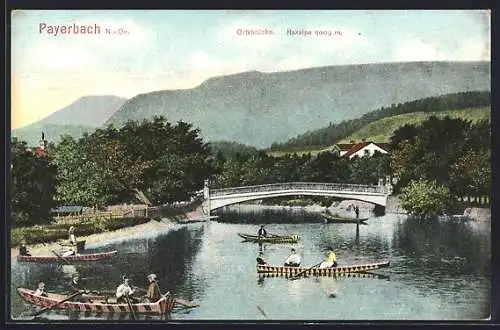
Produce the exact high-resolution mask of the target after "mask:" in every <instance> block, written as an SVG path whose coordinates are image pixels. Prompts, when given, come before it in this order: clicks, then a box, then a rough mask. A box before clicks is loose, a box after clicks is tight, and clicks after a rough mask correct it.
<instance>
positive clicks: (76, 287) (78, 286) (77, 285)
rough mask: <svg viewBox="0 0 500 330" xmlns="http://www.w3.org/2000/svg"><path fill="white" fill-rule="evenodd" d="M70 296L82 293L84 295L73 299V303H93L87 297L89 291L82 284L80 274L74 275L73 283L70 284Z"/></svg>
mask: <svg viewBox="0 0 500 330" xmlns="http://www.w3.org/2000/svg"><path fill="white" fill-rule="evenodd" d="M69 287H70V291H71V292H70V294H71V295H73V294H75V293H77V292H81V293H82V294H81V295H79V296H76V297H75V298H73V301H78V302H92V301H91V300H90V298H89V297H88V296H87V294H88V293H89V290H87V289H86V288H85V287H84V285H83V284H82V282H80V276H78V274H73V276H72V279H71V282H70V284H69Z"/></svg>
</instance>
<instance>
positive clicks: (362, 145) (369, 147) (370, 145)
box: [332, 139, 390, 159]
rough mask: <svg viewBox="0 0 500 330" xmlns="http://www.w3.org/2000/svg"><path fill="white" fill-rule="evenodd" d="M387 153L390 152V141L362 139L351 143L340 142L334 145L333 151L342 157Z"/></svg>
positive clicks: (350, 157)
mask: <svg viewBox="0 0 500 330" xmlns="http://www.w3.org/2000/svg"><path fill="white" fill-rule="evenodd" d="M377 151H378V152H380V153H382V154H387V153H389V152H390V148H389V144H388V143H379V142H373V141H366V140H364V139H363V140H361V141H360V142H357V143H356V142H354V141H351V143H338V144H336V145H334V146H333V148H332V152H335V153H337V154H338V155H340V156H341V157H348V158H349V159H352V158H354V157H371V156H373V155H374V154H375V152H377Z"/></svg>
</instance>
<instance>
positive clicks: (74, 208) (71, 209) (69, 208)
mask: <svg viewBox="0 0 500 330" xmlns="http://www.w3.org/2000/svg"><path fill="white" fill-rule="evenodd" d="M82 210H83V206H78V205H63V206H59V207H57V208H55V209H52V210H50V212H52V213H76V212H81V211H82Z"/></svg>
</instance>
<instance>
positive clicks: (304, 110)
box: [105, 62, 491, 148]
mask: <svg viewBox="0 0 500 330" xmlns="http://www.w3.org/2000/svg"><path fill="white" fill-rule="evenodd" d="M490 65H491V64H490V63H489V62H408V63H388V64H387V63H382V64H380V63H375V64H362V65H343V66H323V67H313V68H307V69H299V70H293V71H283V72H271V73H263V72H260V71H247V72H242V73H237V74H233V75H225V76H216V77H211V78H209V79H207V80H205V81H204V82H202V83H201V84H200V85H198V86H197V87H194V88H190V89H183V90H175V91H174V90H162V91H154V92H151V93H143V94H140V95H137V96H135V97H133V98H131V99H129V100H128V101H127V102H125V103H124V104H123V105H122V107H120V109H119V110H117V111H116V112H115V113H114V114H113V115H112V116H111V117H110V118H109V119H108V120H107V121H106V123H105V124H106V125H108V124H113V125H117V126H119V125H122V124H123V123H124V122H126V121H127V120H142V119H145V118H151V117H152V116H154V115H164V116H165V117H166V118H167V120H169V121H173V122H175V121H179V120H183V121H188V122H192V123H193V125H194V126H196V127H199V128H200V129H201V134H202V136H204V137H205V138H207V140H209V141H215V140H231V141H235V142H239V143H244V144H247V145H251V146H256V147H259V148H264V147H267V146H269V145H270V144H271V143H273V142H276V141H286V140H287V139H289V138H291V137H293V136H295V135H296V134H298V133H301V132H305V131H308V130H311V129H317V128H320V127H322V126H324V125H325V124H327V123H329V122H340V121H341V120H345V119H352V118H356V117H359V116H360V115H362V114H364V113H366V112H370V111H373V110H375V109H377V108H380V107H383V106H388V105H390V104H393V103H402V102H407V101H411V100H417V99H420V98H425V97H429V96H436V95H441V94H447V93H453V92H461V91H470V90H490V88H491V87H490V86H489V80H490V76H491V73H490Z"/></svg>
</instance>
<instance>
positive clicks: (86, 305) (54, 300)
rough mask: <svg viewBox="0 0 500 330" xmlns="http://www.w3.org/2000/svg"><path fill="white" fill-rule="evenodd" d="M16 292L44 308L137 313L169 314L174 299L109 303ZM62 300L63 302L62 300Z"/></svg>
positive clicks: (100, 299)
mask: <svg viewBox="0 0 500 330" xmlns="http://www.w3.org/2000/svg"><path fill="white" fill-rule="evenodd" d="M17 292H18V293H19V295H20V296H21V298H22V299H23V300H24V301H26V302H28V303H30V304H33V305H37V306H40V307H44V308H51V306H54V305H57V308H59V309H68V310H73V311H84V312H95V313H137V314H158V315H161V314H169V313H170V312H171V311H172V309H173V307H174V305H175V303H176V301H175V299H174V298H173V297H171V296H170V295H168V294H167V295H162V297H161V298H160V299H159V300H158V301H157V302H155V303H134V304H127V303H125V304H121V303H111V302H109V300H108V299H107V297H105V296H90V298H92V302H76V301H65V300H67V299H68V298H70V296H68V295H63V294H57V293H47V296H46V297H45V296H37V295H35V291H34V290H30V289H26V288H18V289H17ZM63 301H64V302H63Z"/></svg>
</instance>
